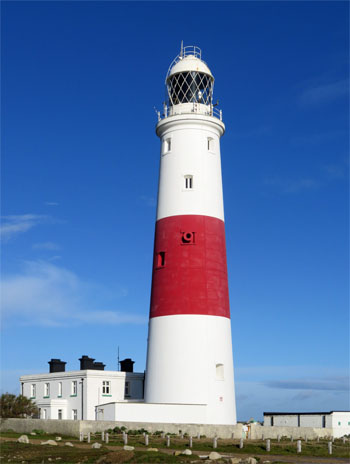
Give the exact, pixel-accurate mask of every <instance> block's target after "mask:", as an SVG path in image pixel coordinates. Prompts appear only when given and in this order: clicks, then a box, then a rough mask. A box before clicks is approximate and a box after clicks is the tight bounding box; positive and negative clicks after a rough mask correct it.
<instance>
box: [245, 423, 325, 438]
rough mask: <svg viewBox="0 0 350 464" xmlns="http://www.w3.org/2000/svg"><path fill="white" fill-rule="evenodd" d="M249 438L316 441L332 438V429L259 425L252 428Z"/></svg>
mask: <svg viewBox="0 0 350 464" xmlns="http://www.w3.org/2000/svg"><path fill="white" fill-rule="evenodd" d="M249 435H250V436H249V438H251V439H252V440H258V439H261V438H262V437H264V439H265V438H275V439H276V438H277V437H278V435H279V436H280V437H281V438H282V437H288V438H293V439H299V438H300V439H305V437H306V438H307V439H309V440H315V439H316V438H317V437H320V438H326V437H332V435H333V429H332V428H313V427H277V426H273V427H271V426H266V425H259V424H252V425H251V426H250V432H249Z"/></svg>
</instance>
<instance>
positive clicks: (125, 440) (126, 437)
mask: <svg viewBox="0 0 350 464" xmlns="http://www.w3.org/2000/svg"><path fill="white" fill-rule="evenodd" d="M123 442H124V445H127V444H128V434H127V433H126V434H125V435H124V439H123Z"/></svg>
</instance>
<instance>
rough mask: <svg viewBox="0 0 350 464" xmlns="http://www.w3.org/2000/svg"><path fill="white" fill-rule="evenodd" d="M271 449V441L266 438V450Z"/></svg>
mask: <svg viewBox="0 0 350 464" xmlns="http://www.w3.org/2000/svg"><path fill="white" fill-rule="evenodd" d="M270 449H271V442H270V440H269V439H267V440H266V451H270Z"/></svg>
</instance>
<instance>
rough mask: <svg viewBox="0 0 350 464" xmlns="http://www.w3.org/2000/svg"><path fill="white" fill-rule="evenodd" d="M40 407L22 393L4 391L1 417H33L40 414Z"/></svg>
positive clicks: (0, 398) (0, 410)
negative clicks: (15, 393)
mask: <svg viewBox="0 0 350 464" xmlns="http://www.w3.org/2000/svg"><path fill="white" fill-rule="evenodd" d="M38 412H39V410H38V408H37V406H36V404H35V403H33V401H32V400H30V399H29V398H27V397H26V396H22V395H18V396H16V395H12V394H11V393H3V394H2V395H1V396H0V417H2V418H3V419H7V418H9V417H15V418H19V417H33V416H37V415H38Z"/></svg>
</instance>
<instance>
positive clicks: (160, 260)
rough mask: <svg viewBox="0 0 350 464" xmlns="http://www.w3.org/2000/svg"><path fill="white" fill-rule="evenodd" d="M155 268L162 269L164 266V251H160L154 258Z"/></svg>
mask: <svg viewBox="0 0 350 464" xmlns="http://www.w3.org/2000/svg"><path fill="white" fill-rule="evenodd" d="M156 266H157V267H164V266H165V251H160V252H159V253H157V256H156Z"/></svg>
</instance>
